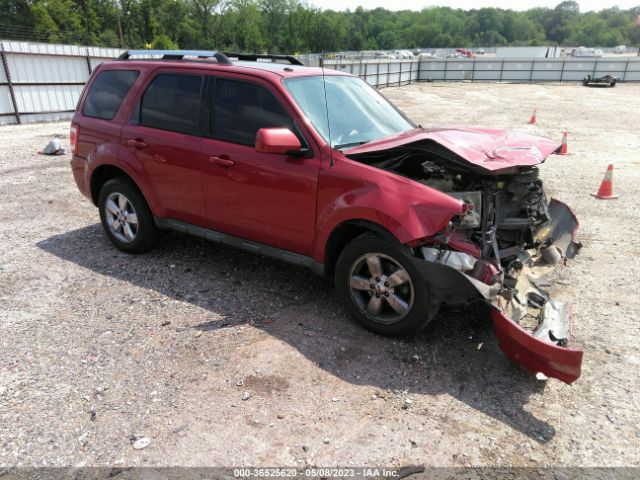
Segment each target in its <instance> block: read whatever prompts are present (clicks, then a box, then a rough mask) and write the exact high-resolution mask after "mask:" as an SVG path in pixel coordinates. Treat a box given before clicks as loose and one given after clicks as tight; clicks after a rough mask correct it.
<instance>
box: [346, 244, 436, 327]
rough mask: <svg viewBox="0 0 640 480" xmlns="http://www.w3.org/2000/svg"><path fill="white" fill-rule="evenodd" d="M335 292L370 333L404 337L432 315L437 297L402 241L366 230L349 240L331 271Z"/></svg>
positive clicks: (423, 324) (426, 321) (424, 323)
mask: <svg viewBox="0 0 640 480" xmlns="http://www.w3.org/2000/svg"><path fill="white" fill-rule="evenodd" d="M335 282H336V289H337V293H338V297H339V298H340V300H341V301H342V303H343V304H344V305H345V307H346V308H347V310H348V311H349V312H350V313H351V315H352V316H353V317H354V318H355V319H356V320H357V321H358V322H359V323H360V324H362V325H363V326H364V327H365V328H366V329H368V330H371V331H373V332H376V333H379V334H382V335H389V336H403V335H409V334H412V333H415V332H417V331H418V330H420V329H421V328H423V327H424V326H425V325H427V323H429V321H431V320H432V319H433V317H434V316H435V315H436V313H437V312H438V309H439V302H438V301H437V299H435V298H434V296H433V295H432V294H431V292H430V289H429V286H428V284H427V282H426V281H425V279H424V278H422V276H421V275H420V274H419V273H418V271H417V270H416V269H415V267H414V266H413V264H412V260H411V259H410V257H409V254H408V253H407V252H406V251H404V249H403V247H402V246H400V245H395V244H393V243H392V242H389V241H387V240H384V239H382V238H381V237H379V236H377V235H375V234H371V233H367V234H364V235H361V236H360V237H358V238H356V239H354V240H353V241H352V242H351V243H349V244H348V245H347V246H346V247H345V248H344V250H343V251H342V253H341V254H340V256H339V258H338V262H337V264H336V271H335Z"/></svg>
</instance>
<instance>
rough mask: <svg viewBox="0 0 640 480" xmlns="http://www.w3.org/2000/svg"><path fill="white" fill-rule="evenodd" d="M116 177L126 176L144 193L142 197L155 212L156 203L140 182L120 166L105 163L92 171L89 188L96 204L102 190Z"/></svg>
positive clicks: (92, 199)
mask: <svg viewBox="0 0 640 480" xmlns="http://www.w3.org/2000/svg"><path fill="white" fill-rule="evenodd" d="M114 178H125V179H127V180H129V181H130V182H131V184H132V185H133V186H134V187H136V188H137V189H138V191H139V192H140V193H141V194H142V197H143V198H144V200H145V201H146V202H147V205H149V208H150V209H151V212H152V213H153V212H155V211H156V209H155V208H154V205H153V204H152V202H151V201H150V198H149V196H148V195H147V194H146V193H145V191H144V189H143V188H141V186H140V183H139V182H138V181H136V179H135V178H134V177H133V176H132V175H131V174H129V173H128V172H127V171H126V170H124V169H122V168H121V167H119V166H116V165H113V164H110V163H105V164H102V165H99V166H98V167H96V168H95V169H94V170H93V172H92V173H91V180H90V183H89V188H90V192H91V201H92V202H93V204H94V205H96V206H98V199H99V198H100V190H101V189H102V187H103V186H104V184H105V183H107V182H108V181H109V180H113V179H114Z"/></svg>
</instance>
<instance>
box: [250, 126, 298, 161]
mask: <svg viewBox="0 0 640 480" xmlns="http://www.w3.org/2000/svg"><path fill="white" fill-rule="evenodd" d="M300 148H302V145H301V144H300V140H298V137H296V135H295V134H294V133H293V132H292V131H291V130H289V129H288V128H261V129H260V130H258V133H257V135H256V151H258V152H261V153H279V154H281V155H283V154H285V153H287V152H291V151H298V150H300Z"/></svg>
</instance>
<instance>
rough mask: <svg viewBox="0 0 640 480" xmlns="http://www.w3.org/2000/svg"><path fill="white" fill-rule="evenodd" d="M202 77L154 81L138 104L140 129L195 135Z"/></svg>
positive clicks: (166, 77) (166, 76)
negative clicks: (148, 128)
mask: <svg viewBox="0 0 640 480" xmlns="http://www.w3.org/2000/svg"><path fill="white" fill-rule="evenodd" d="M201 88H202V77H200V76H197V75H179V74H164V73H163V74H160V75H158V76H157V77H156V78H154V79H153V81H152V82H151V84H150V85H149V87H148V88H147V91H146V92H145V93H144V95H143V96H142V101H141V103H140V118H139V123H140V125H144V126H145V127H152V128H158V129H161V130H171V131H174V132H182V133H190V134H194V135H195V134H198V133H200V129H199V127H198V124H199V107H200V90H201Z"/></svg>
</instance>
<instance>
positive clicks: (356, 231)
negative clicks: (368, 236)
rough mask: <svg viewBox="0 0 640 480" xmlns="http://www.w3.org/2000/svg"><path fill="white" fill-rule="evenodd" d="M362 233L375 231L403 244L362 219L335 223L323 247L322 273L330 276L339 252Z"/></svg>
mask: <svg viewBox="0 0 640 480" xmlns="http://www.w3.org/2000/svg"><path fill="white" fill-rule="evenodd" d="M364 233H375V234H377V235H379V236H380V237H382V238H384V239H385V240H387V241H389V242H391V243H393V244H394V245H396V246H398V247H403V248H407V249H408V248H409V247H406V246H404V245H403V244H402V243H401V242H400V240H398V238H397V237H396V236H395V235H394V234H393V233H391V232H390V231H389V230H387V229H386V228H385V227H383V226H382V225H380V224H377V223H375V222H372V221H370V220H364V219H352V220H347V221H344V222H342V223H340V224H339V225H337V226H336V227H335V228H334V229H333V230H332V231H331V233H330V234H329V237H328V239H327V243H326V244H325V248H324V275H325V276H327V277H329V278H331V277H332V276H333V274H334V272H335V267H336V262H337V260H338V257H339V256H340V253H341V252H342V250H343V249H344V247H346V246H347V244H348V243H349V242H350V241H352V240H353V239H354V238H356V237H359V236H360V235H362V234H364Z"/></svg>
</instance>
